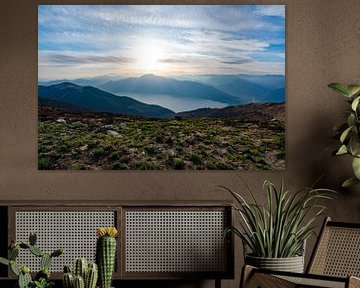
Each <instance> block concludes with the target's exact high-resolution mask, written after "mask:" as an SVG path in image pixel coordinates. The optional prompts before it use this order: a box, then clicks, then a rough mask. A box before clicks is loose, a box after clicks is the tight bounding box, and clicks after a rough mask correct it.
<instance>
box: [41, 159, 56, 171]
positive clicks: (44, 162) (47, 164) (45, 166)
mask: <svg viewBox="0 0 360 288" xmlns="http://www.w3.org/2000/svg"><path fill="white" fill-rule="evenodd" d="M53 162H54V159H53V158H52V157H48V156H40V157H39V160H38V169H39V170H49V169H51V167H52V164H53Z"/></svg>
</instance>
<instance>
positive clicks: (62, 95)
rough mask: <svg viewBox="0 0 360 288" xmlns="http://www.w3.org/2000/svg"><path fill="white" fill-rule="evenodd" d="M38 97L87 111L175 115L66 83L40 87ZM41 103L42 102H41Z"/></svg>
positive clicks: (121, 97) (88, 87) (156, 106)
mask: <svg viewBox="0 0 360 288" xmlns="http://www.w3.org/2000/svg"><path fill="white" fill-rule="evenodd" d="M38 97H39V99H41V101H44V99H47V101H48V103H51V102H49V100H54V101H56V102H53V103H60V102H61V103H64V104H63V105H65V106H66V105H68V106H71V107H76V108H77V109H79V110H81V109H84V110H85V111H93V112H109V113H118V114H124V115H132V116H144V117H153V118H169V117H171V116H173V115H174V114H175V113H174V112H173V111H171V110H169V109H166V108H164V107H161V106H159V105H149V104H145V103H142V102H140V101H137V100H134V99H132V98H130V97H125V96H116V95H113V94H111V93H108V92H105V91H102V90H100V89H97V88H95V87H91V86H85V87H83V86H79V85H75V84H73V83H69V82H64V83H60V84H56V85H51V86H41V85H40V86H39V88H38ZM39 103H40V100H39Z"/></svg>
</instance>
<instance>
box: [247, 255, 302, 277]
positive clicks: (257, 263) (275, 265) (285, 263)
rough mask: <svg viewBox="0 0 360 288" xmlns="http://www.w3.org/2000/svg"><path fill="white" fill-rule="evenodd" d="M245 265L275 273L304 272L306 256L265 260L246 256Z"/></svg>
mask: <svg viewBox="0 0 360 288" xmlns="http://www.w3.org/2000/svg"><path fill="white" fill-rule="evenodd" d="M245 263H246V264H248V265H251V266H254V267H258V268H262V269H269V270H275V271H287V272H297V273H303V272H304V256H295V257H289V258H263V257H255V256H251V255H246V257H245Z"/></svg>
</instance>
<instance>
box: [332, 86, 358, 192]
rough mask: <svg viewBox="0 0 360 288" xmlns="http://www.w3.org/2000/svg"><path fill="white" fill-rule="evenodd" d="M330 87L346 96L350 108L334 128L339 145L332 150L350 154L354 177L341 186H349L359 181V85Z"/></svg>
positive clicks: (338, 153) (337, 152) (336, 152)
mask: <svg viewBox="0 0 360 288" xmlns="http://www.w3.org/2000/svg"><path fill="white" fill-rule="evenodd" d="M328 86H329V87H330V88H331V89H333V90H334V91H336V92H337V93H339V94H340V95H342V96H344V97H346V100H347V102H348V103H349V104H350V106H351V109H350V110H349V111H348V112H347V114H348V116H347V121H346V122H345V123H342V124H340V125H338V126H336V127H334V130H335V131H336V132H338V133H339V135H338V137H339V140H340V147H338V148H337V149H336V151H335V152H334V154H335V155H350V156H351V157H352V158H353V160H352V168H353V171H354V177H351V178H349V179H347V180H346V181H345V182H344V183H343V184H342V187H349V186H351V185H353V184H358V183H360V109H359V102H360V85H344V84H341V83H331V84H329V85H328Z"/></svg>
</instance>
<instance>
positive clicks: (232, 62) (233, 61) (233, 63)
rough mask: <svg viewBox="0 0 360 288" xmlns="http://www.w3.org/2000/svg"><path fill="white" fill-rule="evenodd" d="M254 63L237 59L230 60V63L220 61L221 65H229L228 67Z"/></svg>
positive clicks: (249, 60)
mask: <svg viewBox="0 0 360 288" xmlns="http://www.w3.org/2000/svg"><path fill="white" fill-rule="evenodd" d="M251 62H254V61H253V60H251V59H238V60H231V61H222V62H221V63H223V64H230V65H235V64H236V65H237V64H245V63H251Z"/></svg>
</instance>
